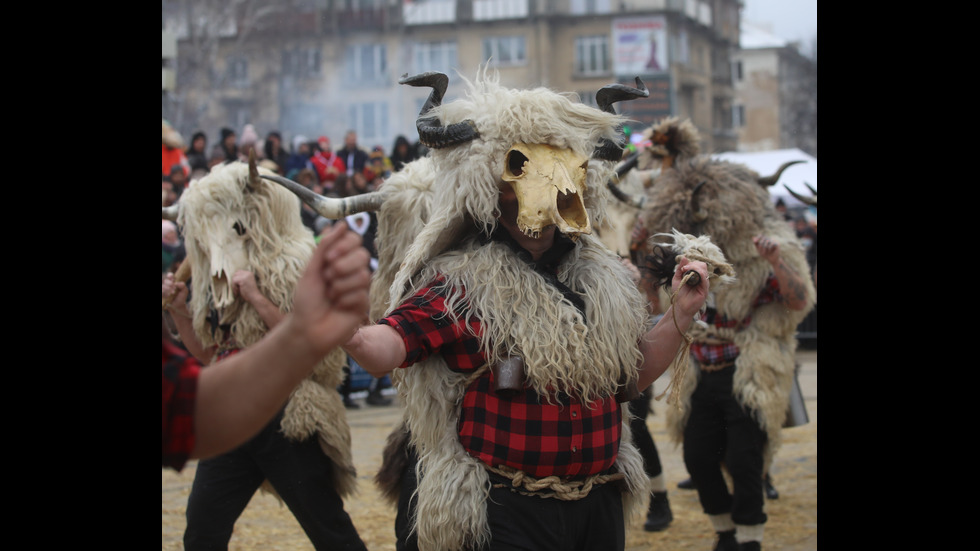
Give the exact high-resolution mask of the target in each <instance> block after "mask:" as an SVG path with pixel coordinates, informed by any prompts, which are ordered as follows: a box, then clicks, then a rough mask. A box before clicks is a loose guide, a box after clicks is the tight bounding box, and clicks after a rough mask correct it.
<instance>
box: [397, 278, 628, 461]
mask: <svg viewBox="0 0 980 551" xmlns="http://www.w3.org/2000/svg"><path fill="white" fill-rule="evenodd" d="M445 291H446V288H445V285H444V283H443V281H442V280H441V279H440V280H437V281H436V282H434V283H433V284H432V285H430V286H429V287H427V288H425V289H422V290H421V291H419V292H418V293H417V294H416V295H415V296H414V297H412V298H411V299H409V300H408V301H406V302H405V303H404V304H403V305H401V306H400V307H398V308H397V309H395V310H394V311H393V312H391V314H390V315H389V316H388V317H386V318H384V319H382V320H380V322H379V323H384V324H387V325H390V326H391V327H393V328H395V330H397V331H398V332H399V334H401V336H402V339H404V341H405V349H406V350H407V351H408V353H407V355H406V358H405V362H404V363H403V364H402V365H400V366H399V367H402V368H405V367H408V366H410V365H412V364H414V363H416V362H420V361H422V360H425V359H426V358H428V357H429V356H430V355H432V354H440V355H441V356H442V358H443V359H444V360H445V361H446V364H447V365H448V366H449V368H450V369H451V370H453V371H455V372H459V373H471V372H473V371H475V370H476V369H478V368H480V367H482V366H483V365H484V364H485V363H486V357H485V356H484V354H483V351H482V350H481V349H480V339H479V337H478V336H475V335H480V334H481V325H480V321H479V320H476V319H472V318H471V319H469V320H460V321H459V322H458V323H453V322H452V320H451V318H450V317H449V316H447V315H446V314H447V310H446V301H445ZM467 326H469V328H471V329H472V330H473V331H472V333H470V332H469V331H468V330H467ZM591 406H592V407H591V408H590V407H588V406H587V405H585V404H583V403H582V402H581V401H580V400H578V399H577V398H576V397H570V396H567V395H558V396H556V397H554V398H553V403H551V404H549V403H547V402H546V401H544V399H543V397H541V396H539V395H538V394H537V393H536V392H535V391H534V390H533V389H532V388H525V389H524V393H523V394H519V395H518V396H516V397H513V398H504V397H500V396H498V395H497V394H496V393H494V391H493V381H492V371H491V370H487V371H486V372H485V373H484V374H483V375H482V376H481V377H479V378H478V379H477V380H476V381H474V382H473V384H471V385H470V386H469V388H467V389H466V392H465V394H464V396H463V403H462V411H461V412H460V419H459V425H458V427H457V428H458V431H459V438H460V441H461V443H462V445H463V448H464V449H465V450H466V451H467V452H469V454H470V455H472V456H474V457H476V458H477V459H479V460H481V461H483V462H484V463H486V464H488V465H491V466H494V467H497V466H500V465H507V466H508V467H512V468H514V469H520V470H521V471H524V472H525V473H527V474H529V475H531V476H534V477H537V478H541V477H545V476H551V475H557V476H567V477H580V476H588V475H591V474H597V473H601V472H604V471H606V470H608V469H609V468H610V467H612V465H613V463H614V462H615V460H616V457H617V455H618V453H619V441H620V436H621V432H620V431H621V422H622V417H621V415H622V413H621V411H620V407H619V404H618V403H617V402H616V399H615V397H612V396H610V397H609V398H605V399H603V400H598V401H596V402H594V403H593V404H591Z"/></svg>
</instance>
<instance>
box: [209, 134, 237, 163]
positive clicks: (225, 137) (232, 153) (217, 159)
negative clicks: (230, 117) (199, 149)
mask: <svg viewBox="0 0 980 551" xmlns="http://www.w3.org/2000/svg"><path fill="white" fill-rule="evenodd" d="M237 159H238V135H237V134H235V131H234V130H232V129H231V128H227V127H226V128H222V129H221V141H219V142H218V143H216V144H214V147H213V148H212V149H211V159H210V160H209V161H208V164H209V165H210V166H212V167H213V166H214V165H217V164H221V163H227V162H231V161H235V160H237Z"/></svg>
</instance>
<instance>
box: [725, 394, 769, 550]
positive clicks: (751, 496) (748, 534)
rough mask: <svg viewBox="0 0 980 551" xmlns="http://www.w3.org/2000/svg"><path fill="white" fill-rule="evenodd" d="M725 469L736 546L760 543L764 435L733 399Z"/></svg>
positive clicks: (765, 516)
mask: <svg viewBox="0 0 980 551" xmlns="http://www.w3.org/2000/svg"><path fill="white" fill-rule="evenodd" d="M727 423H728V449H727V451H726V453H725V465H726V466H727V468H728V472H729V474H730V475H731V477H732V494H733V496H732V521H733V522H734V523H735V528H736V534H735V536H736V539H737V540H738V542H739V543H740V544H742V543H745V542H761V541H762V532H763V526H764V525H765V523H766V520H767V519H768V517H767V515H766V513H765V511H764V505H765V499H764V497H763V495H764V494H763V485H764V479H765V473H764V472H763V450H764V449H765V445H766V438H767V436H766V433H765V431H763V430H762V428H761V427H760V426H759V424H758V422H757V421H756V420H755V419H754V418H753V417H752V416H751V414H750V412H747V411H746V410H745V409H744V408H743V407H742V406H741V404H739V403H738V402H737V401H736V400H735V399H734V397H733V398H732V399H731V401H730V403H729V405H728V407H727Z"/></svg>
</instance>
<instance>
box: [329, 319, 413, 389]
mask: <svg viewBox="0 0 980 551" xmlns="http://www.w3.org/2000/svg"><path fill="white" fill-rule="evenodd" d="M344 350H345V351H347V353H348V354H350V355H351V357H352V358H354V360H355V361H357V363H358V364H359V365H360V366H361V367H363V368H364V371H367V372H368V373H370V374H371V376H372V377H375V378H381V377H384V376H385V375H387V374H388V373H391V371H392V370H394V369H395V368H396V367H398V366H399V365H401V364H402V362H404V361H405V355H406V354H407V353H408V352H407V351H406V350H405V342H404V341H403V340H402V337H401V335H399V334H398V331H396V330H395V329H394V328H393V327H391V326H390V325H382V324H378V325H369V326H367V327H361V328H360V329H358V330H357V332H356V333H354V336H353V337H351V339H350V340H349V341H347V343H346V344H344Z"/></svg>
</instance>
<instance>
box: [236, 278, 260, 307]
mask: <svg viewBox="0 0 980 551" xmlns="http://www.w3.org/2000/svg"><path fill="white" fill-rule="evenodd" d="M231 290H232V292H233V293H235V294H236V295H239V296H241V297H242V298H243V299H245V300H247V301H248V302H249V303H252V304H253V305H254V304H255V300H256V299H257V298H259V297H261V298H265V295H263V294H262V292H261V291H259V286H258V283H256V282H255V274H253V273H252V272H250V271H248V270H238V271H236V272H235V274H234V275H232V276H231Z"/></svg>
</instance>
